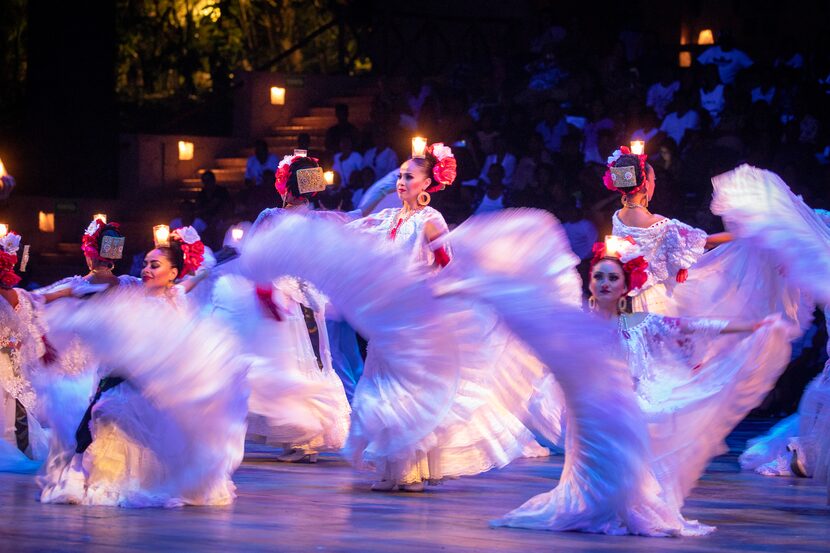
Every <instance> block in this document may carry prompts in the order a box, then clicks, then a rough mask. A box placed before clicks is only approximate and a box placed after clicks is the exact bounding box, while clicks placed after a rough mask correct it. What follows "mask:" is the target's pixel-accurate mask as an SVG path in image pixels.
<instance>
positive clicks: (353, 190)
mask: <svg viewBox="0 0 830 553" xmlns="http://www.w3.org/2000/svg"><path fill="white" fill-rule="evenodd" d="M397 170H398V169H397V167H395V168H393V169H392V170H391V171H387V172H386V173H382V174H381V177H382V176H383V175H387V174H389V173H391V172H392V171H395V172H397ZM336 175H337V173H335V179H336V178H337V176H336ZM377 179H378V177H377V174H376V173H375V171H374V169H372V168H371V167H364V168H363V169H361V170H360V171H355V172H353V173H352V179H351V181H350V182H349V183H348V186H347V187H346V188H347V191H348V196H349V203H350V204H351V205H353V206H355V207H357V206H358V205H360V200H362V199H363V194H364V193H365V192H366V191H367V190H368V189H369V187H370V186H372V185H373V184H374V183H375V182H376V181H377ZM390 196H394V197H395V199H397V196H396V195H395V194H390Z"/></svg>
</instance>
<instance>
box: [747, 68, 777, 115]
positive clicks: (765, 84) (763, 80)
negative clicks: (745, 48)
mask: <svg viewBox="0 0 830 553" xmlns="http://www.w3.org/2000/svg"><path fill="white" fill-rule="evenodd" d="M750 93H751V95H752V103H753V104H754V103H755V102H764V103H765V104H767V105H770V106H771V105H772V104H773V102H774V101H775V82H774V81H773V78H772V70H771V69H770V68H769V67H767V66H764V67H762V68H761V70H760V71H759V72H758V85H757V86H756V87H754V88H753V89H752V90H751V92H750Z"/></svg>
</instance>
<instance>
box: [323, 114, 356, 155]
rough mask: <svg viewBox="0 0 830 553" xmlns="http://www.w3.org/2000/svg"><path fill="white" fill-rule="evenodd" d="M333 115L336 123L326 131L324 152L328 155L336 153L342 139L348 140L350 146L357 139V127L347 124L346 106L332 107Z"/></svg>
mask: <svg viewBox="0 0 830 553" xmlns="http://www.w3.org/2000/svg"><path fill="white" fill-rule="evenodd" d="M334 115H335V117H337V123H335V124H334V125H332V126H331V127H329V129H328V130H327V131H326V151H327V152H329V153H330V154H332V153H334V152H336V151H337V149H338V148H339V147H340V144H341V140H342V139H343V138H344V137H348V138H350V139H351V141H352V144H356V143H357V140H358V138H359V133H358V130H357V127H355V126H354V125H352V124H351V123H350V122H349V106H348V104H337V105H336V106H334Z"/></svg>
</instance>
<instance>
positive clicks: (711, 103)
mask: <svg viewBox="0 0 830 553" xmlns="http://www.w3.org/2000/svg"><path fill="white" fill-rule="evenodd" d="M703 71H704V72H703V85H702V86H701V87H700V89H699V90H698V92H699V94H700V107H701V109H702V110H703V111H705V112H707V113H708V114H709V117H710V118H711V119H712V124H713V126H717V125H718V123H720V116H721V114H722V113H723V110H724V109H725V108H726V86H725V85H724V84H723V83H720V82H718V75H717V72H716V70H715V67H714V66H711V67H707V68H705V69H704V70H703Z"/></svg>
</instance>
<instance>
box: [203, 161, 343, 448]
mask: <svg viewBox="0 0 830 553" xmlns="http://www.w3.org/2000/svg"><path fill="white" fill-rule="evenodd" d="M275 186H276V188H277V191H278V192H279V194H280V196H281V198H282V200H283V207H282V208H270V209H266V210H264V211H263V212H262V213H260V215H259V217H258V218H257V220H256V222H255V223H254V225H253V226H252V227H251V230H250V231H249V233H248V235H247V236H246V238H245V240H248V239H249V237H252V236H255V235H256V234H257V233H260V232H264V231H266V230H267V229H269V228H270V227H272V226H273V225H274V224H275V222H276V221H278V220H279V219H280V218H281V217H283V216H285V215H286V214H288V213H295V212H296V213H302V214H303V215H310V214H311V213H313V214H314V216H320V217H330V218H332V219H333V220H336V221H342V220H344V219H345V218H346V217H347V216H346V215H345V214H338V213H334V212H309V211H308V210H307V206H308V203H309V198H310V197H311V196H313V195H314V194H316V193H317V192H320V191H322V190H324V189H325V187H326V183H325V180H324V178H323V170H322V169H321V168H320V166H319V165H318V164H317V162H316V160H314V159H312V158H309V157H304V156H285V158H283V161H282V162H281V163H280V167H279V170H278V171H277V176H276V182H275ZM288 238H289V239H290V240H292V241H299V242H300V243H303V242H304V241H305V237H302V236H290V237H288ZM285 239H286V237H282V238H281V241H285ZM254 282H255V281H251V280H248V279H246V278H244V277H242V276H240V275H236V274H228V275H224V276H222V277H221V278H220V279H219V280H218V281H217V283H216V285H215V287H214V290H213V299H212V301H213V307H214V314H215V315H216V316H218V317H220V318H221V319H222V320H224V321H225V322H226V323H227V324H228V326H229V327H230V328H232V329H233V330H234V331H235V333H236V335H237V336H238V337H239V339H240V341H241V343H242V346H243V348H244V349H245V351H246V352H247V353H250V354H252V355H254V356H256V358H257V359H258V362H257V363H255V364H254V365H253V366H252V368H251V371H250V372H249V374H248V379H249V382H250V388H251V396H250V399H249V410H250V416H249V429H248V432H249V434H253V435H258V436H262V437H264V438H265V440H266V441H267V442H268V443H272V444H276V445H281V446H283V448H284V449H285V453H284V454H283V455H282V456H280V457H279V460H281V461H288V462H297V461H301V462H312V463H313V462H316V461H317V455H318V452H321V451H339V450H340V449H341V448H342V447H343V444H344V443H345V441H346V437H347V435H348V432H349V417H350V412H351V408H350V407H349V402H348V400H347V398H346V393H345V391H344V388H343V383H342V382H341V379H340V378H339V377H338V375H337V373H335V372H334V369H333V368H332V361H331V353H330V349H329V340H328V334H327V332H326V322H325V306H326V303H327V301H328V300H327V299H326V297H325V296H323V295H322V294H320V293H319V292H318V291H317V290H316V289H315V288H314V287H313V286H312V285H311V284H310V283H309V282H307V281H304V280H302V279H299V278H296V277H293V276H281V277H280V278H277V279H274V280H271V279H268V278H266V279H262V280H261V281H256V282H260V284H258V285H255V284H254ZM286 375H291V376H292V377H293V378H296V379H299V380H302V381H305V383H306V385H305V387H306V389H307V390H308V391H309V393H292V394H288V393H286V390H283V389H282V388H281V386H282V385H284V383H285V379H286ZM295 384H296V383H295ZM312 391H313V393H312ZM289 397H290V398H291V403H289V402H288V401H287V400H288V398H289ZM292 411H293V412H294V413H295V415H294V418H295V419H297V422H296V423H295V424H288V425H286V424H285V423H284V421H285V420H286V417H291V412H292ZM302 413H313V416H312V417H305V420H300V419H301V417H300V414H302Z"/></svg>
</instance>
